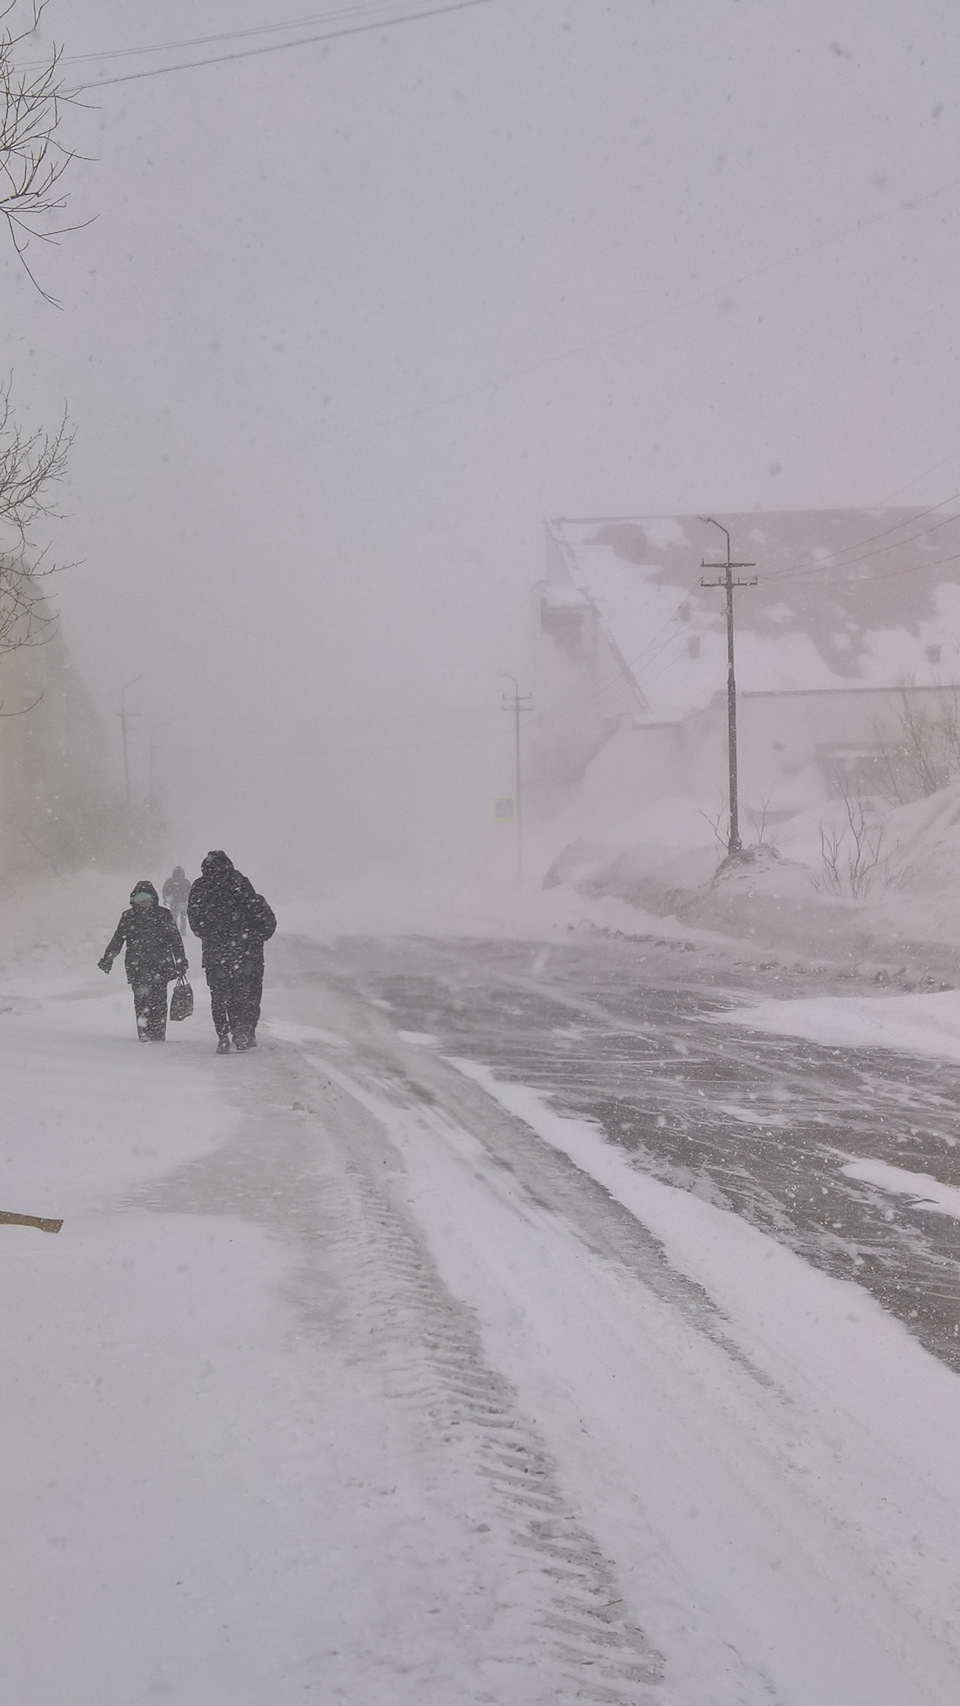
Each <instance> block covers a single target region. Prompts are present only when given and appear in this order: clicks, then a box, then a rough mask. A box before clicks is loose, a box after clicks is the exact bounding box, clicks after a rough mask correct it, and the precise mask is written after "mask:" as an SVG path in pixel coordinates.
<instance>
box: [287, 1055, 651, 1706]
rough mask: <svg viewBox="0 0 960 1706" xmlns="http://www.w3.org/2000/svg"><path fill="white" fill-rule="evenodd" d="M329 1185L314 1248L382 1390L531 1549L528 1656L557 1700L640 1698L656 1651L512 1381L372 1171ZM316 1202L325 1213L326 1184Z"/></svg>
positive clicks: (646, 1695)
mask: <svg viewBox="0 0 960 1706" xmlns="http://www.w3.org/2000/svg"><path fill="white" fill-rule="evenodd" d="M320 1070H323V1069H322V1068H321V1069H320ZM342 1186H343V1200H342V1201H341V1203H340V1205H339V1212H338V1213H337V1215H336V1224H335V1225H334V1226H333V1227H331V1226H330V1225H329V1219H328V1230H327V1232H326V1233H325V1239H324V1242H325V1246H326V1260H327V1262H328V1263H329V1266H330V1268H331V1269H332V1270H333V1271H334V1272H335V1274H336V1276H337V1280H338V1283H339V1284H342V1285H343V1287H344V1290H345V1291H346V1292H347V1293H348V1294H349V1298H350V1310H351V1313H352V1314H353V1315H354V1317H355V1319H356V1321H357V1322H358V1323H359V1322H362V1323H363V1329H362V1333H363V1338H364V1340H365V1349H366V1351H367V1353H368V1354H369V1352H370V1351H371V1350H372V1349H375V1351H376V1354H378V1355H379V1356H380V1357H381V1358H382V1360H383V1362H384V1364H385V1366H386V1369H387V1372H388V1383H387V1386H386V1392H387V1395H388V1397H389V1398H390V1399H391V1400H392V1401H394V1402H396V1403H399V1404H402V1405H405V1406H407V1407H409V1408H410V1409H411V1410H412V1411H413V1412H414V1414H415V1416H416V1417H417V1418H418V1420H419V1422H420V1424H421V1425H422V1426H426V1427H428V1428H429V1430H430V1433H431V1435H432V1437H433V1440H434V1442H435V1444H437V1445H439V1446H442V1447H448V1448H449V1447H450V1446H451V1445H452V1444H453V1442H454V1437H455V1436H456V1449H457V1453H458V1456H459V1458H460V1460H461V1463H463V1462H466V1463H467V1464H468V1466H469V1468H470V1470H471V1472H472V1474H473V1475H474V1476H476V1477H477V1478H479V1479H480V1481H481V1482H482V1483H484V1484H485V1486H486V1489H487V1500H486V1501H485V1502H487V1503H489V1504H492V1506H493V1511H492V1515H493V1516H494V1519H495V1520H496V1521H497V1522H498V1524H499V1525H500V1526H502V1528H504V1529H505V1530H506V1531H507V1532H509V1533H510V1535H511V1537H512V1541H513V1544H514V1546H515V1547H516V1548H517V1549H518V1552H519V1554H520V1557H519V1558H518V1565H519V1569H520V1571H521V1572H522V1573H524V1574H527V1573H528V1572H529V1569H530V1561H531V1560H532V1562H533V1565H534V1567H535V1570H536V1573H537V1575H538V1576H539V1578H540V1580H539V1582H538V1583H537V1598H538V1600H539V1601H540V1604H539V1608H538V1609H537V1611H536V1619H537V1623H538V1624H539V1628H540V1630H541V1635H540V1638H539V1640H538V1643H537V1644H538V1646H539V1647H540V1648H541V1658H542V1660H546V1661H549V1659H550V1657H551V1648H552V1654H553V1656H554V1657H555V1658H556V1659H558V1660H559V1661H560V1663H561V1675H562V1676H563V1678H564V1681H565V1682H566V1683H567V1684H568V1685H569V1686H570V1689H571V1693H570V1694H569V1698H570V1699H571V1700H580V1701H596V1702H609V1703H623V1706H626V1702H632V1703H633V1702H635V1703H637V1706H639V1703H640V1702H644V1701H647V1700H650V1701H653V1700H654V1699H655V1698H656V1697H657V1696H656V1695H655V1694H653V1693H652V1692H650V1690H651V1689H652V1688H653V1685H655V1684H656V1683H657V1682H658V1681H659V1680H660V1676H661V1672H662V1664H661V1661H660V1659H659V1656H658V1655H657V1654H655V1653H654V1652H652V1650H651V1649H650V1647H649V1644H648V1643H647V1641H646V1638H645V1636H644V1634H643V1632H642V1630H640V1629H638V1628H637V1627H636V1626H635V1625H633V1624H631V1623H630V1622H628V1621H627V1620H626V1619H625V1618H624V1616H623V1613H622V1610H621V1601H620V1597H619V1594H618V1591H617V1588H616V1583H615V1577H614V1572H613V1568H612V1566H611V1565H610V1563H609V1562H608V1561H607V1560H606V1559H605V1558H604V1557H603V1556H602V1554H601V1552H600V1550H599V1548H598V1547H597V1545H596V1544H595V1542H594V1541H593V1540H592V1539H591V1537H590V1536H589V1534H588V1533H587V1532H586V1531H585V1529H584V1528H583V1527H582V1525H581V1524H580V1523H579V1522H578V1521H577V1520H576V1519H575V1518H574V1517H573V1515H572V1514H571V1512H570V1511H569V1509H568V1508H567V1506H566V1504H565V1501H564V1500H563V1497H562V1495H561V1493H560V1490H559V1488H558V1485H557V1481H556V1475H555V1470H554V1466H553V1464H552V1462H551V1460H550V1458H549V1457H548V1455H547V1453H546V1450H545V1448H544V1446H543V1444H542V1442H540V1441H539V1440H538V1438H537V1437H536V1434H535V1432H534V1430H533V1429H532V1428H531V1427H530V1426H529V1424H527V1423H526V1422H525V1421H524V1419H523V1417H522V1416H521V1414H520V1411H519V1408H518V1405H517V1401H516V1397H515V1394H514V1392H513V1390H512V1388H511V1387H510V1386H509V1384H508V1383H507V1381H506V1380H504V1379H503V1378H502V1377H501V1376H500V1375H498V1374H497V1373H496V1372H495V1371H494V1370H492V1369H491V1368H489V1367H488V1366H487V1365H486V1363H485V1361H484V1356H483V1350H482V1346H481V1343H480V1338H479V1334H478V1332H477V1328H476V1325H475V1323H474V1321H473V1319H472V1316H471V1312H470V1311H469V1310H468V1309H467V1308H466V1307H465V1306H464V1305H462V1304H460V1303H458V1302H457V1301H456V1300H455V1299H454V1298H453V1297H451V1295H450V1293H449V1292H448V1291H447V1289H446V1287H445V1286H444V1285H443V1283H442V1281H441V1280H440V1278H439V1275H438V1274H437V1271H436V1268H435V1266H434V1263H433V1260H432V1258H431V1257H430V1255H429V1254H428V1252H427V1250H426V1248H425V1246H424V1243H423V1241H422V1238H421V1237H420V1236H419V1235H417V1234H416V1233H415V1232H414V1230H413V1229H412V1228H411V1227H410V1226H409V1225H408V1224H405V1223H404V1220H403V1219H402V1218H401V1217H400V1215H399V1214H398V1212H397V1208H396V1206H395V1205H394V1204H393V1203H391V1201H390V1200H389V1197H388V1195H387V1193H386V1192H385V1191H384V1190H383V1188H382V1187H381V1186H380V1185H379V1182H378V1181H377V1180H376V1179H375V1178H371V1177H370V1176H369V1174H368V1173H367V1172H366V1171H365V1170H364V1169H363V1168H362V1166H360V1165H359V1164H358V1163H357V1162H356V1161H350V1162H348V1163H347V1167H346V1169H345V1174H344V1177H343V1180H342ZM326 1210H327V1215H328V1217H329V1216H330V1213H331V1204H330V1202H329V1198H328V1200H327V1204H326ZM358 1210H359V1212H358ZM371 1251H372V1252H373V1257H372V1259H370V1258H371ZM398 1342H399V1344H400V1345H401V1346H402V1351H400V1352H398V1350H397V1345H398ZM488 1514H489V1513H488ZM524 1554H526V1555H527V1556H523V1555H524ZM638 1688H640V1689H642V1692H640V1693H638V1692H637V1690H638ZM561 1698H562V1696H557V1699H558V1700H559V1699H561Z"/></svg>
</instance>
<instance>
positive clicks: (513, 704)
mask: <svg viewBox="0 0 960 1706" xmlns="http://www.w3.org/2000/svg"><path fill="white" fill-rule="evenodd" d="M501 674H502V675H503V676H505V678H506V680H507V681H512V682H513V692H512V693H505V694H504V695H503V700H502V705H501V708H502V709H503V710H504V711H511V712H512V713H513V741H514V754H515V765H516V781H515V786H516V825H517V876H518V877H522V876H523V819H522V817H521V815H520V713H521V711H529V710H531V709H532V707H533V699H532V698H531V696H530V694H529V693H521V691H520V683H519V682H518V680H517V678H516V676H515V675H510V674H508V672H507V671H506V670H502V671H501Z"/></svg>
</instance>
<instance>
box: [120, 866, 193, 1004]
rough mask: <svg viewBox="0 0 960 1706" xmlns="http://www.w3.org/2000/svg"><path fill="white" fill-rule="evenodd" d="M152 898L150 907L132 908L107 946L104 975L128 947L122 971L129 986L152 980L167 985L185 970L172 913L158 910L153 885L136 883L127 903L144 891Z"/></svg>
mask: <svg viewBox="0 0 960 1706" xmlns="http://www.w3.org/2000/svg"><path fill="white" fill-rule="evenodd" d="M144 890H145V891H146V893H147V894H150V895H152V896H153V905H152V906H151V907H149V908H148V909H146V910H145V909H143V908H142V907H139V906H133V905H132V904H131V905H130V906H128V907H127V910H126V912H124V913H123V914H122V916H121V919H120V922H119V924H118V925H117V928H116V930H115V931H114V933H113V935H112V936H111V938H110V940H109V942H108V943H107V946H106V949H105V951H104V955H103V959H102V960H101V961H100V964H101V966H102V967H103V969H104V971H109V970H110V967H111V966H112V965H113V962H114V960H115V959H116V957H117V955H118V954H119V952H120V949H121V948H122V947H123V945H124V943H126V945H127V952H126V955H125V958H124V962H123V963H124V969H125V971H126V974H127V982H128V983H146V982H151V981H153V980H154V979H156V980H158V981H159V980H162V981H163V982H166V983H169V981H170V979H171V978H173V977H179V976H180V973H181V972H185V971H186V969H187V957H186V955H185V953H184V951H183V938H182V936H181V935H180V932H179V930H178V929H177V926H176V924H175V923H174V921H173V915H172V913H170V912H168V911H167V908H166V907H165V906H161V905H160V902H159V899H158V896H157V891H156V889H155V888H154V886H153V884H152V883H148V882H142V883H137V885H136V887H135V888H134V889H133V890H132V891H131V894H130V899H131V902H132V900H133V896H134V895H135V894H139V893H141V892H143V891H144Z"/></svg>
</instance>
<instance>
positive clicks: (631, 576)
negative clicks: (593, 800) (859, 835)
mask: <svg viewBox="0 0 960 1706" xmlns="http://www.w3.org/2000/svg"><path fill="white" fill-rule="evenodd" d="M716 520H717V521H718V522H720V523H722V524H723V526H724V527H726V528H727V529H728V530H729V532H730V535H731V545H732V557H733V560H734V562H748V563H750V564H753V565H755V567H750V568H746V569H741V570H737V571H736V575H735V578H738V579H749V578H751V577H752V576H754V575H756V576H757V580H758V584H757V586H756V587H744V588H743V589H742V590H740V591H738V592H737V594H736V602H735V610H736V671H737V686H738V688H739V690H740V691H741V692H777V691H783V690H787V689H790V690H798V689H811V688H819V689H823V688H834V689H837V688H856V687H895V686H897V685H898V684H899V683H900V682H902V681H903V680H905V679H910V680H913V681H915V682H916V683H917V685H923V686H939V685H943V684H945V683H951V684H952V683H960V513H958V512H956V511H951V512H948V511H947V510H946V508H945V507H944V506H940V507H939V508H938V509H936V510H934V511H921V512H919V513H918V512H917V511H916V510H901V509H879V510H793V511H782V512H760V511H751V512H749V513H748V514H745V515H718V516H717V517H716ZM547 530H548V537H549V539H550V540H551V541H552V544H553V547H554V549H553V551H552V552H549V553H548V556H549V564H548V574H547V581H548V585H550V586H553V587H556V588H558V589H559V588H561V587H567V588H572V589H576V590H577V591H578V592H580V593H583V594H586V596H587V597H588V598H589V600H590V603H591V604H592V605H593V607H594V608H595V609H596V611H597V613H598V616H599V618H600V621H601V623H602V625H603V627H604V629H605V631H606V633H607V635H608V637H609V638H610V639H611V640H612V641H613V643H614V645H615V647H616V648H617V650H618V651H619V652H620V653H621V654H622V656H623V657H624V658H625V660H626V662H627V664H628V666H629V668H630V671H631V673H632V674H633V675H634V677H635V679H636V682H637V685H638V687H639V689H640V692H641V693H642V695H643V696H644V697H645V699H646V701H647V703H648V704H649V706H650V716H651V718H652V719H653V720H655V721H662V720H665V719H666V720H674V719H677V718H679V717H683V716H686V715H688V714H689V713H690V712H691V711H694V710H698V709H701V708H702V707H704V706H705V705H708V704H709V703H710V702H711V700H712V699H713V698H714V696H715V695H716V694H717V693H718V692H723V691H725V688H726V678H727V642H726V624H725V618H724V611H725V597H724V593H723V590H722V589H720V588H705V587H703V586H701V579H703V580H708V581H716V580H718V579H721V578H722V575H723V564H724V562H725V557H726V541H725V539H724V536H723V534H722V533H721V532H720V530H719V528H717V527H712V526H710V525H709V524H708V523H707V522H705V521H703V520H702V519H700V518H699V517H697V516H641V517H632V516H628V517H619V518H597V519H589V520H559V521H551V522H549V523H548V524H547ZM702 563H706V564H707V565H708V566H707V567H705V568H704V567H701V564H702ZM717 565H719V567H718V566H717Z"/></svg>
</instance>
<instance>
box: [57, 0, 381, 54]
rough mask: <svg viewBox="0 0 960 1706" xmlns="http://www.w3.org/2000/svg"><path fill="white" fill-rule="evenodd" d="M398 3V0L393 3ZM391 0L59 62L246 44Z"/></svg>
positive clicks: (352, 14)
mask: <svg viewBox="0 0 960 1706" xmlns="http://www.w3.org/2000/svg"><path fill="white" fill-rule="evenodd" d="M392 3H393V4H397V0H392ZM389 4H391V0H362V3H361V4H360V5H357V6H336V7H334V8H332V9H330V10H326V11H323V12H311V13H310V14H308V15H307V16H306V17H302V18H288V19H287V20H286V21H285V22H281V23H276V24H248V25H247V26H246V27H245V28H244V29H239V30H221V31H220V32H219V33H218V34H216V35H210V36H182V37H179V38H177V39H175V40H174V41H156V42H147V43H145V44H144V45H143V46H142V47H102V48H97V49H94V50H93V51H92V52H89V53H64V54H61V55H60V56H59V58H58V60H57V64H58V65H60V66H66V65H85V64H90V63H93V64H102V63H103V62H104V61H105V60H108V59H136V58H140V57H142V56H143V55H145V54H150V53H183V52H186V50H187V49H188V48H192V47H211V46H214V45H215V44H217V43H218V42H225V41H243V40H245V39H246V38H247V37H249V36H260V35H277V34H279V33H280V31H282V30H303V29H308V28H309V27H310V26H311V25H313V24H319V23H323V22H326V23H331V22H333V21H334V20H336V19H338V18H353V17H361V16H362V15H363V14H364V13H367V12H372V11H377V10H379V11H383V9H384V6H386V5H389ZM47 63H48V62H47V61H46V60H40V59H38V60H34V61H32V62H28V63H27V64H25V65H24V67H23V69H24V70H25V71H40V70H43V69H45V67H46V65H47Z"/></svg>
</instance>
